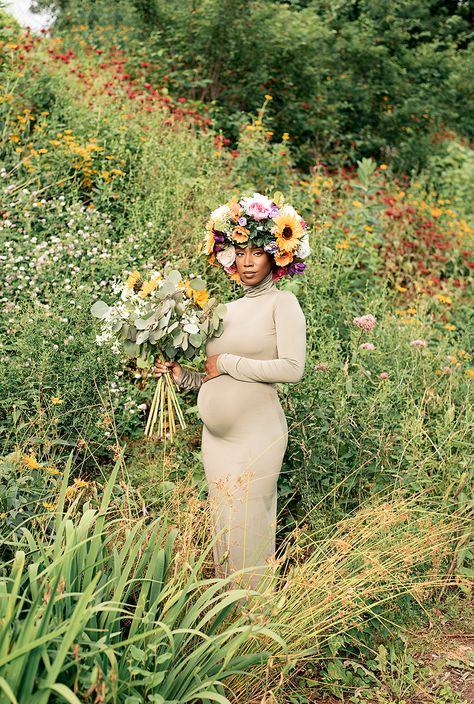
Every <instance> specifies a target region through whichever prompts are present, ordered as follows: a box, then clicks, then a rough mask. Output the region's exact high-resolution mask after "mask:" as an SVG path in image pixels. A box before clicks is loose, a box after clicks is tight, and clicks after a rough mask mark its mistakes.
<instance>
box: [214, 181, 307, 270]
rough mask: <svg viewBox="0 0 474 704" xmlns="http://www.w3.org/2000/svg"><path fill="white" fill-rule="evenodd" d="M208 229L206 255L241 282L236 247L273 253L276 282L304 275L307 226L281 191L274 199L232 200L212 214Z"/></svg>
mask: <svg viewBox="0 0 474 704" xmlns="http://www.w3.org/2000/svg"><path fill="white" fill-rule="evenodd" d="M206 230H207V231H206V236H205V240H204V243H203V248H202V252H204V253H205V254H206V255H207V256H208V261H209V263H210V264H215V262H216V261H217V262H218V264H220V265H222V266H223V268H224V271H225V272H226V273H227V274H228V275H229V276H230V278H231V279H234V280H235V281H240V276H239V273H238V271H237V265H236V263H235V255H236V251H235V247H236V246H239V247H247V246H249V245H250V246H251V247H263V249H264V250H265V252H268V254H271V255H272V257H273V259H274V267H273V271H272V277H273V279H274V280H278V279H281V278H282V277H283V276H295V274H302V273H303V272H304V270H305V268H306V263H305V262H304V260H305V259H306V257H308V255H309V254H310V252H311V249H310V246H309V237H308V235H309V228H308V226H307V224H306V223H305V221H304V220H303V218H302V217H301V216H300V215H299V214H298V213H297V211H296V210H295V209H294V208H293V206H292V205H290V204H289V203H285V199H284V196H283V194H282V193H280V192H279V191H277V192H276V193H274V195H273V200H270V198H267V196H265V195H262V194H261V193H254V194H253V195H252V196H243V197H242V198H241V199H240V200H239V201H237V199H236V198H232V199H231V200H230V201H228V202H227V203H225V204H224V205H221V206H220V207H219V208H217V209H216V210H214V211H213V212H212V213H211V216H210V218H209V220H208V222H207V226H206Z"/></svg>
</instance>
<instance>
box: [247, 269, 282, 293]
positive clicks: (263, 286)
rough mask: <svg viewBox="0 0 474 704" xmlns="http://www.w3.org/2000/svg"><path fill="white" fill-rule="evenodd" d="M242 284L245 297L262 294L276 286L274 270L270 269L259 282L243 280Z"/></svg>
mask: <svg viewBox="0 0 474 704" xmlns="http://www.w3.org/2000/svg"><path fill="white" fill-rule="evenodd" d="M242 286H243V289H244V295H245V297H246V298H250V297H254V296H260V295H261V294H262V293H265V292H266V291H271V289H274V288H275V282H274V281H273V277H272V272H271V271H270V272H269V273H268V274H267V275H266V276H265V277H264V278H263V279H262V280H261V281H259V282H258V284H245V283H244V282H243V281H242Z"/></svg>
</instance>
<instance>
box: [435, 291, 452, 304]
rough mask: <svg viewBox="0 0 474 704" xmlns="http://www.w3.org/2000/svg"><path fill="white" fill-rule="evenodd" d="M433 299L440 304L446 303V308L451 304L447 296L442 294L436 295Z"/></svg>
mask: <svg viewBox="0 0 474 704" xmlns="http://www.w3.org/2000/svg"><path fill="white" fill-rule="evenodd" d="M435 298H437V299H438V301H439V302H440V303H446V304H447V305H448V306H450V305H451V303H452V300H451V298H450V297H449V296H443V294H442V293H437V294H436V295H435Z"/></svg>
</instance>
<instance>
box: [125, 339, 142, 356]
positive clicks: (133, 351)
mask: <svg viewBox="0 0 474 704" xmlns="http://www.w3.org/2000/svg"><path fill="white" fill-rule="evenodd" d="M123 351H124V352H125V354H126V355H127V357H136V356H137V355H138V353H139V352H140V348H139V346H138V345H137V344H135V342H131V341H130V340H124V343H123Z"/></svg>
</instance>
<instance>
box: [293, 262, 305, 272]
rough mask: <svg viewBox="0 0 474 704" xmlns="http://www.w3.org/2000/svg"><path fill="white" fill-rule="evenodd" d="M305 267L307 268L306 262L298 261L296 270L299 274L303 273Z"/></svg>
mask: <svg viewBox="0 0 474 704" xmlns="http://www.w3.org/2000/svg"><path fill="white" fill-rule="evenodd" d="M305 269H306V262H296V264H295V271H296V273H297V274H302V273H303V271H304V270H305Z"/></svg>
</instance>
